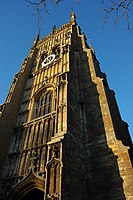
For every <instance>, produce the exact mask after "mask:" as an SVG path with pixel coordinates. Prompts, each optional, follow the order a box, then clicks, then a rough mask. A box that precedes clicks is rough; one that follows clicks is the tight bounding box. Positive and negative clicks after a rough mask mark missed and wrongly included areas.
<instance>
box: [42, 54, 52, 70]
mask: <svg viewBox="0 0 133 200" xmlns="http://www.w3.org/2000/svg"><path fill="white" fill-rule="evenodd" d="M54 59H55V54H51V55H49V56H48V57H46V58H45V59H44V61H43V62H42V67H46V66H47V65H49V64H50V63H52V62H53V61H54Z"/></svg>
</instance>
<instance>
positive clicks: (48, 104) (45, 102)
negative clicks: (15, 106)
mask: <svg viewBox="0 0 133 200" xmlns="http://www.w3.org/2000/svg"><path fill="white" fill-rule="evenodd" d="M52 95H53V92H52V90H48V91H46V92H45V93H42V94H41V95H40V97H39V98H38V100H37V102H36V117H41V116H43V115H46V114H48V113H50V112H51V111H52Z"/></svg>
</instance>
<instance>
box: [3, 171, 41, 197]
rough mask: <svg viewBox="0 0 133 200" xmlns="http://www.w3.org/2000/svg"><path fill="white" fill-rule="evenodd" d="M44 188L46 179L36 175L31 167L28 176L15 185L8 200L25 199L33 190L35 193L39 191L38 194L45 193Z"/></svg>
mask: <svg viewBox="0 0 133 200" xmlns="http://www.w3.org/2000/svg"><path fill="white" fill-rule="evenodd" d="M44 188H45V180H44V179H43V178H41V177H39V176H37V175H35V174H34V172H33V170H32V169H31V171H30V172H29V174H28V175H27V176H26V178H24V179H23V180H22V181H20V182H19V183H18V184H16V185H15V187H13V189H12V190H11V191H10V193H9V194H8V196H7V199H6V200H25V197H28V194H31V193H32V191H33V193H34V194H35V192H36V191H37V192H38V194H41V195H44ZM26 199H27V198H26Z"/></svg>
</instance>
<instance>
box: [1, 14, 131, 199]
mask: <svg viewBox="0 0 133 200" xmlns="http://www.w3.org/2000/svg"><path fill="white" fill-rule="evenodd" d="M0 109H1V117H0V138H2V139H0V144H1V145H0V148H1V152H3V153H1V154H0V162H1V163H0V164H1V169H0V172H1V174H2V175H3V176H2V179H1V189H0V194H1V200H28V199H33V200H34V199H38V200H74V199H76V200H107V199H108V200H113V199H120V200H124V199H131V198H133V168H132V164H133V149H132V142H131V139H130V135H129V133H128V126H127V123H125V122H124V121H123V120H122V119H121V116H120V113H119V110H118V106H117V103H116V100H115V93H114V91H113V90H111V89H110V88H109V86H108V82H107V79H106V74H105V73H103V72H101V70H100V66H99V62H98V60H97V58H96V55H95V52H94V50H93V49H92V47H90V46H88V44H87V42H86V38H85V35H84V34H83V33H81V30H80V27H79V26H78V25H77V22H76V17H75V14H74V12H73V11H72V13H71V17H70V21H69V22H68V23H67V24H65V25H63V26H62V27H60V28H59V29H56V26H53V29H52V31H51V33H50V34H49V35H48V36H45V37H44V38H42V39H41V40H40V39H39V35H38V36H37V37H36V38H35V40H34V43H33V46H32V47H31V49H30V53H29V55H28V57H27V58H25V59H24V62H23V64H22V66H21V69H20V72H19V73H17V74H16V75H15V76H14V80H13V82H12V85H11V88H10V91H9V93H8V96H7V99H6V101H5V103H4V104H3V105H1V107H0Z"/></svg>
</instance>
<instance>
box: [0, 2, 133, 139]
mask: <svg viewBox="0 0 133 200" xmlns="http://www.w3.org/2000/svg"><path fill="white" fill-rule="evenodd" d="M97 2H98V3H97ZM72 8H73V9H74V11H75V14H76V17H77V23H78V25H80V27H81V30H82V32H84V33H85V35H86V37H87V40H88V43H89V41H90V40H91V43H92V46H93V48H94V49H95V52H96V56H97V58H98V60H99V61H100V66H101V70H102V71H103V72H105V73H106V74H107V79H108V83H109V86H110V88H111V89H113V90H114V91H115V93H116V99H117V103H118V106H119V109H120V113H121V116H122V118H123V120H124V121H126V122H127V123H128V124H129V131H130V134H131V136H132V139H133V120H132V118H133V117H132V113H133V81H132V80H133V64H132V63H133V27H132V26H133V23H132V22H133V13H132V12H131V14H130V21H131V30H130V31H129V30H128V29H127V24H126V20H125V19H121V20H120V21H119V23H118V24H117V26H116V27H114V18H113V17H112V18H110V19H109V21H108V23H106V24H105V23H104V20H103V11H102V7H101V4H100V0H99V1H94V0H80V4H78V3H77V2H76V0H64V1H63V2H62V3H61V4H60V5H59V6H58V7H54V6H53V5H52V4H50V5H49V6H48V10H49V12H50V15H46V16H45V18H43V20H42V22H41V38H42V37H44V36H45V35H48V34H49V33H50V32H51V30H52V27H53V25H56V27H57V28H59V27H60V26H61V25H63V24H65V23H67V22H68V21H69V19H70V13H71V10H72ZM132 11H133V7H132ZM34 13H35V12H34V9H33V8H32V7H30V8H28V7H27V6H26V2H25V0H21V1H20V0H13V1H9V0H7V1H4V0H2V1H1V6H0V104H2V103H4V101H5V98H6V96H7V93H8V90H9V87H10V85H11V82H12V79H13V76H14V74H15V73H17V72H18V71H19V70H20V67H21V64H22V62H23V59H24V58H25V57H27V56H28V54H29V50H30V48H31V46H32V44H33V40H34V38H35V37H36V35H37V33H38V29H37V17H36V16H34Z"/></svg>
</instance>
